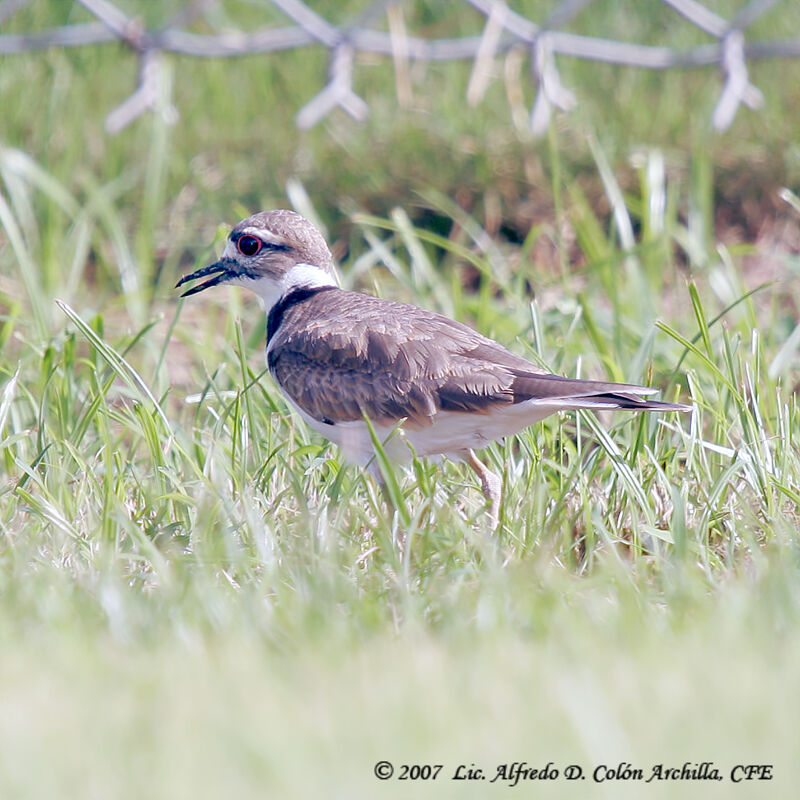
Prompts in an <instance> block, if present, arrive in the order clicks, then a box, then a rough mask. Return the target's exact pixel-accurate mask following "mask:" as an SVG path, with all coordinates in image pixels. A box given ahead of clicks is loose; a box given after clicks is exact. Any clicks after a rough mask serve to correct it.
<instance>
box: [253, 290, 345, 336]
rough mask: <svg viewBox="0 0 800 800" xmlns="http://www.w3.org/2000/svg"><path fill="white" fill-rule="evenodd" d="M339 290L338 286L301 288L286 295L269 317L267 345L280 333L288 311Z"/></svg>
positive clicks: (271, 310) (273, 307)
mask: <svg viewBox="0 0 800 800" xmlns="http://www.w3.org/2000/svg"><path fill="white" fill-rule="evenodd" d="M338 288H339V287H338V286H300V287H298V288H297V289H292V291H291V292H289V294H285V295H284V296H283V297H281V299H280V300H278V302H277V303H275V305H274V306H272V308H271V309H270V311H269V314H268V316H267V344H269V343H270V340H271V339H272V337H273V336H274V335H275V334H276V333H277V332H278V328H280V326H281V322H283V315H284V314H285V313H286V312H287V310H288V309H290V308H291V307H292V306H295V305H297V304H298V303H302V302H303V301H304V300H308V298H309V297H313V296H314V295H315V294H319V293H320V292H327V291H330V290H331V289H338Z"/></svg>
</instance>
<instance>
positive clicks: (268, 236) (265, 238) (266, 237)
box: [241, 228, 286, 245]
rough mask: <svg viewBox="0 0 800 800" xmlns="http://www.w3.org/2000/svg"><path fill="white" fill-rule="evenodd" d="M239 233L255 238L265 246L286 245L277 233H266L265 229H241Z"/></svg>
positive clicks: (284, 240)
mask: <svg viewBox="0 0 800 800" xmlns="http://www.w3.org/2000/svg"><path fill="white" fill-rule="evenodd" d="M241 233H243V234H247V235H249V236H255V237H256V238H257V239H261V241H262V242H264V243H266V244H278V245H280V244H286V239H284V238H283V236H278V234H277V233H273V232H272V231H268V230H267V229H266V228H242V231H241Z"/></svg>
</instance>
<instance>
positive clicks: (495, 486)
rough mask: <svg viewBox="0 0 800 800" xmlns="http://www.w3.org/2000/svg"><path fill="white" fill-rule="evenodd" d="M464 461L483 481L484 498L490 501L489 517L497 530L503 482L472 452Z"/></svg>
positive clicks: (467, 452)
mask: <svg viewBox="0 0 800 800" xmlns="http://www.w3.org/2000/svg"><path fill="white" fill-rule="evenodd" d="M464 461H466V462H467V464H469V465H470V466H471V467H472V469H474V470H475V472H477V473H478V477H479V478H480V479H481V489H482V490H483V495H484V497H485V498H486V499H487V500H488V501H489V517H490V520H491V526H492V529H495V528H497V526H498V524H499V522H500V501H501V500H502V497H503V481H502V480H501V479H500V477H499V476H498V475H495V474H494V472H492V471H491V470H490V469H489V468H488V467H487V466H486V465H485V464H484V463H483V462H482V461H481V460H480V459H479V458H478V457H477V456H476V455H475V453H474V452H473V451H472V450H467V451H466V454H465V455H464Z"/></svg>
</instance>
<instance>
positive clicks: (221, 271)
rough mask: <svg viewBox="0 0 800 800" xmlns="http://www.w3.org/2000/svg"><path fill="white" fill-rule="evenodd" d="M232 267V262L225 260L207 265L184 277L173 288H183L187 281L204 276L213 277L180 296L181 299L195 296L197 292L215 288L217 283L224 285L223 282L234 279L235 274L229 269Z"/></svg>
mask: <svg viewBox="0 0 800 800" xmlns="http://www.w3.org/2000/svg"><path fill="white" fill-rule="evenodd" d="M232 266H234V264H233V262H231V261H230V260H228V259H227V258H223V259H220V260H219V261H217V262H215V263H214V264H209V266H207V267H203V268H202V269H198V270H195V271H194V272H192V273H191V274H190V275H184V276H183V277H182V278H181V279H180V280H179V281H178V282H177V283H176V284H175V288H176V289H177V288H178V287H179V286H183V284H184V283H188V282H189V281H194V280H197V278H205V276H206V275H213V276H214V277H213V278H211V280H207V281H204V282H203V283H198V284H196V285H195V286H192V288H191V289H187V290H186V291H185V292H184V293H183V294H182V295H181V297H188V296H189V295H191V294H197V293H198V292H202V291H203V289H208V288H210V287H211V286H216V285H217V284H218V283H225V281H229V280H230V279H231V278H235V277H236V274H237V273H236V272H235V271H234V270H233V269H231V267H232Z"/></svg>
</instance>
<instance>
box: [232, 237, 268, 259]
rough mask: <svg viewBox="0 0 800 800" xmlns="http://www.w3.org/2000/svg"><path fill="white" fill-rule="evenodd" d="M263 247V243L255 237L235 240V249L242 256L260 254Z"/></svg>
mask: <svg viewBox="0 0 800 800" xmlns="http://www.w3.org/2000/svg"><path fill="white" fill-rule="evenodd" d="M263 246H264V242H262V241H261V239H259V238H258V237H257V236H240V237H239V238H238V239H237V240H236V249H237V250H238V251H239V252H240V253H241V254H242V255H243V256H254V255H256V254H257V253H258V252H260V250H261V248H262V247H263Z"/></svg>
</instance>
